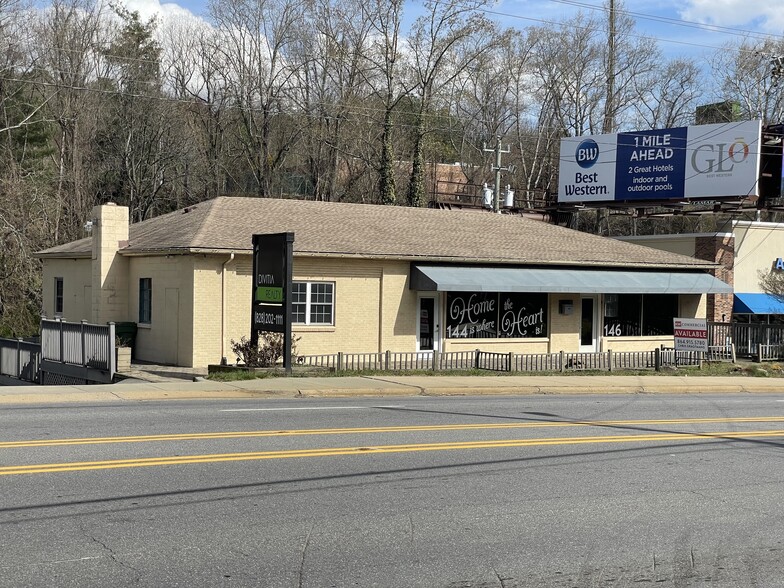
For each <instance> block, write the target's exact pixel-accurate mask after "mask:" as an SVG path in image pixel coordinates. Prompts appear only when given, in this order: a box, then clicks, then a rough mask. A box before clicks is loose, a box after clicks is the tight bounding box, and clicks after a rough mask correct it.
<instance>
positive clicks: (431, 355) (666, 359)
mask: <svg viewBox="0 0 784 588" xmlns="http://www.w3.org/2000/svg"><path fill="white" fill-rule="evenodd" d="M782 352H784V346H782ZM704 361H732V362H733V363H734V362H735V352H734V348H733V347H732V346H730V347H729V348H727V347H724V346H721V347H718V346H717V347H714V348H710V349H709V351H708V352H707V353H705V352H699V351H676V350H675V349H674V348H665V347H662V348H658V349H654V350H653V351H621V352H614V351H612V350H608V351H603V352H597V353H583V352H581V353H571V352H564V351H560V352H558V353H531V354H528V353H499V352H490V351H482V350H481V349H475V350H474V351H450V352H440V351H434V352H425V351H420V352H411V353H399V352H392V351H385V352H381V353H343V352H338V353H332V354H322V355H299V356H297V358H296V363H297V365H301V366H308V367H321V368H325V369H329V370H331V371H337V372H341V371H371V370H372V371H415V370H436V371H450V370H487V371H494V372H570V371H587V370H593V371H613V370H620V369H639V370H646V369H650V370H656V371H658V370H660V369H661V368H662V367H678V366H694V365H700V364H701V363H702V362H704Z"/></svg>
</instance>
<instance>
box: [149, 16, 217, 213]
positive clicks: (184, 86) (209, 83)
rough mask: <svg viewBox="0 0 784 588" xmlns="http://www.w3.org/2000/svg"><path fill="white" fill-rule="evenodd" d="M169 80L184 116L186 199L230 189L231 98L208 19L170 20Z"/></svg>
mask: <svg viewBox="0 0 784 588" xmlns="http://www.w3.org/2000/svg"><path fill="white" fill-rule="evenodd" d="M163 32H164V33H165V38H166V41H167V42H166V44H165V46H164V54H163V61H164V79H165V80H166V83H167V86H168V87H169V88H170V91H171V92H173V94H174V97H175V98H176V100H177V101H178V109H177V110H178V116H180V117H182V118H183V119H184V123H185V127H187V130H186V129H182V130H181V131H180V132H181V133H182V134H183V135H184V137H183V139H184V142H183V146H184V148H185V152H184V153H183V155H184V157H183V159H182V160H181V161H179V162H177V164H178V166H179V167H180V173H179V174H178V175H179V177H180V178H181V184H182V189H183V192H184V194H183V203H185V204H189V203H191V202H195V201H201V200H206V199H209V198H215V197H216V196H220V195H221V194H223V193H225V192H226V189H227V174H228V173H229V168H230V164H229V162H228V153H229V151H230V148H231V147H230V145H229V138H228V136H227V135H228V129H227V127H228V124H229V120H230V119H231V116H230V114H231V113H230V108H231V104H230V96H229V92H228V87H227V84H228V81H227V79H226V64H225V62H224V59H223V54H222V53H221V52H220V51H219V50H218V47H219V45H220V37H219V34H218V33H217V31H216V30H215V29H214V28H212V27H211V26H209V25H208V24H207V23H204V22H203V21H198V22H187V23H181V22H176V23H169V24H167V26H166V27H165V29H164V31H163Z"/></svg>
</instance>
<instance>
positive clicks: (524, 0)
mask: <svg viewBox="0 0 784 588" xmlns="http://www.w3.org/2000/svg"><path fill="white" fill-rule="evenodd" d="M207 1H208V0H179V1H178V2H176V3H175V2H161V0H125V3H126V6H127V7H128V8H130V9H131V10H137V11H138V12H139V13H140V14H141V15H142V16H143V17H149V16H152V15H153V14H159V15H160V16H161V18H162V19H163V20H168V19H169V18H176V19H181V18H183V17H184V16H187V13H188V12H189V13H191V14H193V15H195V16H204V15H206V13H207ZM616 2H617V3H618V5H620V3H621V0H616ZM603 4H604V0H499V1H497V3H496V4H495V6H494V7H493V9H492V11H491V13H490V14H488V16H489V17H491V18H494V19H495V20H497V21H499V22H500V23H502V24H503V25H506V26H512V27H515V28H517V27H519V28H525V27H528V26H531V25H536V24H542V23H545V22H559V21H562V20H564V19H566V18H569V17H570V16H573V15H574V14H575V13H576V12H577V11H579V10H584V11H586V12H595V13H596V14H597V15H601V14H602V12H601V8H602V6H603ZM420 9H421V2H420V1H419V0H408V2H407V4H406V10H405V13H406V14H407V15H408V18H410V19H413V18H414V17H415V15H416V14H417V12H418V11H419V10H420ZM624 9H625V10H626V11H628V12H629V13H630V14H631V15H632V16H633V18H634V19H635V20H636V22H637V30H638V33H639V34H641V35H645V36H651V37H655V38H657V39H658V40H659V45H660V48H661V49H662V51H663V52H664V53H665V54H666V55H668V56H675V55H688V56H697V55H699V54H700V53H703V54H704V53H708V52H712V51H714V50H715V49H716V48H720V47H722V46H724V45H726V44H727V43H733V44H739V43H740V42H741V41H742V39H743V37H744V35H746V34H748V33H756V34H760V33H762V34H769V35H783V34H784V0H626V1H625V2H624ZM493 13H495V14H493ZM700 25H703V26H700ZM706 25H712V26H713V27H714V28H713V29H712V30H711V29H708V28H706ZM719 27H720V28H719Z"/></svg>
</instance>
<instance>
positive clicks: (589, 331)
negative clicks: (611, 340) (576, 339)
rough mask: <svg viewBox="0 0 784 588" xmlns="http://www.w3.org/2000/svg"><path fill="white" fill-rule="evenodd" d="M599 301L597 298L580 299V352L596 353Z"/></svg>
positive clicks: (586, 297)
mask: <svg viewBox="0 0 784 588" xmlns="http://www.w3.org/2000/svg"><path fill="white" fill-rule="evenodd" d="M598 312H599V300H598V297H597V296H583V297H582V298H581V299H580V351H581V352H592V351H597V350H598V346H597V333H598V329H597V328H596V326H597V324H598V322H599V321H598V319H597V316H598Z"/></svg>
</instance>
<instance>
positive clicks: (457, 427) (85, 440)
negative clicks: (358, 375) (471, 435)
mask: <svg viewBox="0 0 784 588" xmlns="http://www.w3.org/2000/svg"><path fill="white" fill-rule="evenodd" d="M776 422H784V416H770V417H733V418H726V417H721V418H702V419H649V420H619V421H545V422H533V423H530V422H529V423H484V424H452V425H420V426H413V425H412V426H402V427H352V428H336V429H292V430H267V431H226V432H213V433H173V434H162V435H133V436H126V437H81V438H71V439H34V440H24V441H0V449H11V448H24V447H58V446H64V445H106V444H112V443H146V442H166V441H203V440H211V439H244V438H252V437H299V436H310V435H349V434H367V433H406V432H420V431H472V430H483V429H485V430H486V429H493V430H501V429H542V428H562V427H623V426H640V425H705V424H715V423H722V424H730V423H776Z"/></svg>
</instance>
